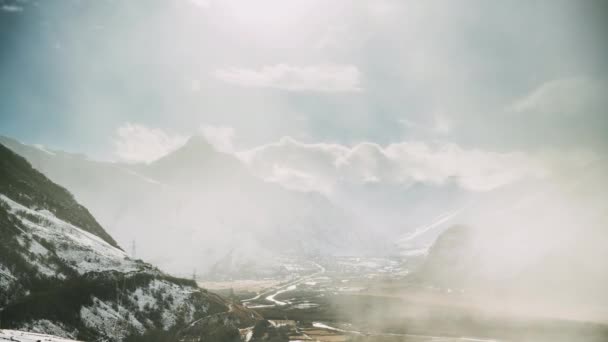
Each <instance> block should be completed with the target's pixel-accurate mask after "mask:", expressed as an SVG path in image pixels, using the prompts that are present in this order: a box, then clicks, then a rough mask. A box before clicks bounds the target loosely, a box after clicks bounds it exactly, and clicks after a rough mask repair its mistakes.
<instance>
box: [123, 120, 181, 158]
mask: <svg viewBox="0 0 608 342" xmlns="http://www.w3.org/2000/svg"><path fill="white" fill-rule="evenodd" d="M187 139H188V137H186V136H182V135H169V134H168V133H166V132H165V131H163V130H162V129H158V128H149V127H146V126H144V125H140V124H134V123H130V122H127V123H124V124H123V125H122V126H120V127H118V129H117V130H116V136H115V137H114V147H115V154H116V156H117V157H118V158H120V159H122V160H124V161H127V162H151V161H153V160H156V159H158V158H160V157H162V156H164V155H166V154H168V153H169V152H171V151H174V150H175V149H177V148H179V147H181V146H182V145H184V144H185V143H186V140H187Z"/></svg>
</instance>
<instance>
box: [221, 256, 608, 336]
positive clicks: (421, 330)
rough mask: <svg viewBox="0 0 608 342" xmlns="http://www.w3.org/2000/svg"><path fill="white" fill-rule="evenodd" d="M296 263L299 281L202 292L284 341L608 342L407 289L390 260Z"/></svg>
mask: <svg viewBox="0 0 608 342" xmlns="http://www.w3.org/2000/svg"><path fill="white" fill-rule="evenodd" d="M302 262H303V263H307V264H308V265H307V267H303V268H304V269H307V270H308V272H307V273H303V274H297V275H291V276H289V277H284V278H278V279H265V280H264V281H265V282H267V283H269V284H272V285H271V286H270V287H268V288H265V289H259V288H255V289H253V288H252V289H247V288H242V287H241V288H233V287H231V286H230V282H225V283H223V284H222V288H217V289H210V290H211V291H214V290H215V291H217V292H220V293H222V294H224V295H228V296H232V297H233V300H235V301H239V302H241V303H242V304H243V305H245V306H247V307H249V308H253V309H255V310H256V311H258V312H259V313H260V314H261V315H262V316H264V317H265V318H266V319H268V320H269V322H270V323H271V325H272V327H274V328H276V329H279V328H280V329H283V330H288V331H289V333H288V336H289V340H290V341H321V342H333V341H356V342H372V341H373V342H405V341H413V342H425V341H444V342H459V341H474V342H475V341H476V342H493V341H495V342H498V341H501V342H504V341H526V342H528V341H529V342H539V341H542V342H545V341H547V342H548V341H551V342H557V341H564V342H566V341H574V340H576V341H593V342H600V341H601V342H604V341H608V327H607V326H605V325H602V324H595V323H585V322H577V321H572V320H563V319H562V320H559V319H549V318H541V317H531V316H516V315H512V314H505V313H504V312H501V311H500V307H499V306H498V305H495V303H496V302H497V301H494V302H488V303H490V304H488V305H487V307H486V308H484V310H480V308H482V306H480V305H479V303H477V302H476V301H475V300H474V298H475V297H474V296H473V294H468V293H464V292H463V291H460V290H458V289H440V288H436V287H429V286H420V285H417V284H411V283H408V282H407V281H406V275H407V274H408V267H409V266H411V265H409V264H407V263H405V264H404V263H401V262H398V261H396V260H393V259H383V258H331V259H328V258H325V259H316V260H314V261H311V260H305V261H302ZM243 283H244V282H243V281H239V282H237V284H243ZM252 284H256V285H257V283H256V282H252ZM227 289H228V290H227ZM491 303H494V304H491Z"/></svg>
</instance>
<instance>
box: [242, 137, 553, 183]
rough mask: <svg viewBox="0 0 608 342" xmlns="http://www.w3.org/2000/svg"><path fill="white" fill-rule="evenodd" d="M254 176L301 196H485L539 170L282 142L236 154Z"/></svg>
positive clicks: (458, 150)
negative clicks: (357, 186) (372, 190)
mask: <svg viewBox="0 0 608 342" xmlns="http://www.w3.org/2000/svg"><path fill="white" fill-rule="evenodd" d="M239 156H240V157H241V158H242V159H243V160H245V161H246V162H247V163H248V164H249V166H250V167H251V169H252V170H253V172H255V173H256V174H257V175H258V176H260V177H262V178H264V179H266V180H268V181H274V182H277V183H280V184H282V185H283V186H285V187H287V188H291V189H294V190H301V191H318V192H321V193H330V192H331V191H332V188H333V187H334V186H335V185H336V184H337V183H338V182H354V183H362V184H363V183H374V182H382V183H387V184H406V185H407V184H412V183H417V182H422V183H429V184H436V185H442V184H446V183H449V182H455V183H456V184H458V185H459V186H461V187H462V188H464V189H467V190H470V191H488V190H492V189H495V188H497V187H500V186H503V185H507V184H509V183H512V182H516V181H518V180H521V179H524V178H526V177H542V176H543V175H544V174H545V173H546V170H545V169H544V167H543V166H542V164H541V163H540V162H539V161H537V160H535V159H534V158H533V157H531V156H530V155H528V154H526V153H523V152H509V153H498V152H489V151H483V150H478V149H464V148H462V147H460V146H458V145H456V144H453V143H427V142H400V143H393V144H389V145H386V146H380V145H378V144H375V143H369V142H364V143H360V144H357V145H355V146H352V147H350V146H344V145H339V144H325V143H317V144H307V143H302V142H299V141H296V140H295V139H293V138H290V137H285V138H283V139H281V140H280V141H278V142H275V143H271V144H267V145H263V146H260V147H257V148H254V149H252V150H249V151H245V152H242V153H239Z"/></svg>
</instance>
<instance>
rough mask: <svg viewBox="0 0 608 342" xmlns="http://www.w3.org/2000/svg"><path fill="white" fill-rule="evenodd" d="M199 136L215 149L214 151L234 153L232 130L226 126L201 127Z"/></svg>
mask: <svg viewBox="0 0 608 342" xmlns="http://www.w3.org/2000/svg"><path fill="white" fill-rule="evenodd" d="M200 131H201V134H202V135H203V137H205V139H206V140H207V141H208V142H209V143H210V144H211V145H213V147H215V149H216V150H218V151H220V152H225V153H232V152H234V145H233V141H234V128H232V127H227V126H212V125H202V126H201V127H200Z"/></svg>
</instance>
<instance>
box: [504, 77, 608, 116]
mask: <svg viewBox="0 0 608 342" xmlns="http://www.w3.org/2000/svg"><path fill="white" fill-rule="evenodd" d="M606 94H608V86H607V85H606V84H605V83H604V82H601V81H596V80H592V79H589V78H585V77H575V78H565V79H558V80H552V81H548V82H545V83H543V84H541V85H540V86H539V87H538V88H536V89H534V90H533V91H532V92H531V93H529V94H528V95H526V96H525V97H523V98H522V99H520V100H518V101H516V103H515V104H514V105H513V106H512V109H513V110H514V111H515V112H518V113H525V114H534V115H554V116H557V115H565V116H577V115H590V114H597V113H598V112H599V111H604V110H605V108H606V107H607V106H608V97H606Z"/></svg>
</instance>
